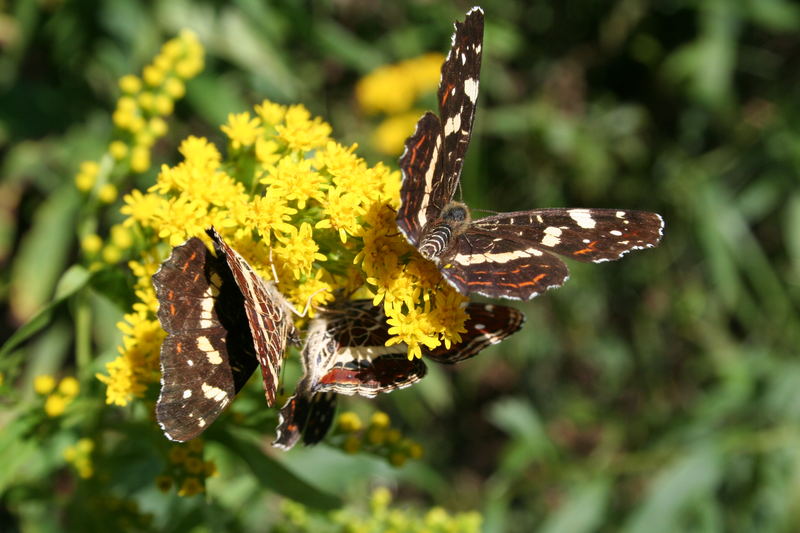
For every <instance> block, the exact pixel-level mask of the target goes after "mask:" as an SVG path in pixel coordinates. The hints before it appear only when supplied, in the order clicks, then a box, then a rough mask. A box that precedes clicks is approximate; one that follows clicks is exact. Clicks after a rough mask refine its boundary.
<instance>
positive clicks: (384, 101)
mask: <svg viewBox="0 0 800 533" xmlns="http://www.w3.org/2000/svg"><path fill="white" fill-rule="evenodd" d="M443 62H444V56H443V55H442V54H438V53H433V54H425V55H423V56H420V57H416V58H413V59H408V60H406V61H401V62H399V63H395V64H392V65H384V66H382V67H379V68H377V69H375V70H374V71H372V72H370V73H369V74H368V75H366V76H364V77H363V78H361V79H360V80H359V81H358V84H357V85H356V99H357V101H358V104H359V106H360V107H361V109H362V110H363V111H364V112H365V113H370V114H372V113H379V112H383V113H386V114H397V113H402V112H404V111H408V110H409V109H411V106H412V105H413V104H414V102H415V100H416V99H417V98H419V96H420V94H421V93H424V92H426V91H433V90H435V89H436V87H437V86H438V85H439V72H440V70H441V68H442V63H443Z"/></svg>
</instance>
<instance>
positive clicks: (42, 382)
mask: <svg viewBox="0 0 800 533" xmlns="http://www.w3.org/2000/svg"><path fill="white" fill-rule="evenodd" d="M55 388H56V380H55V378H54V377H53V376H51V375H49V374H41V375H39V376H36V377H35V378H34V379H33V390H35V391H36V394H41V395H42V396H44V395H45V394H50V393H51V392H53V389H55Z"/></svg>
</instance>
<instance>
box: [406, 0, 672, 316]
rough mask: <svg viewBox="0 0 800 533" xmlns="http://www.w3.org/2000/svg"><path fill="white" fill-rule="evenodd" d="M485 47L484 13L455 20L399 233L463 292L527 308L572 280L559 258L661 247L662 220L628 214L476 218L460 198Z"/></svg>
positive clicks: (420, 129)
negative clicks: (529, 302) (435, 110)
mask: <svg viewBox="0 0 800 533" xmlns="http://www.w3.org/2000/svg"><path fill="white" fill-rule="evenodd" d="M482 49H483V11H482V10H481V8H479V7H474V8H472V9H471V10H470V11H469V12H468V13H467V15H466V18H465V20H464V22H456V24H455V33H454V35H453V42H452V46H451V49H450V52H449V54H448V56H447V59H446V60H445V62H444V64H443V65H442V72H441V81H440V83H439V89H438V92H437V97H438V101H439V116H437V115H436V114H434V113H432V112H427V113H426V114H425V115H423V116H422V118H421V119H420V120H419V122H418V123H417V128H416V131H415V132H414V134H413V135H412V136H411V137H409V138H408V140H407V141H406V145H405V151H404V152H403V155H402V156H401V157H400V169H401V171H402V175H403V178H402V186H401V190H400V208H399V209H398V212H397V225H398V227H399V229H400V231H401V232H402V233H403V235H404V236H405V238H406V239H407V240H408V241H409V242H410V243H411V244H412V245H413V246H415V247H416V248H417V250H418V251H419V253H420V254H421V255H422V256H423V257H425V258H426V259H429V260H431V261H433V262H434V263H436V265H437V266H438V267H439V269H440V271H441V273H442V275H443V276H444V278H445V279H446V280H447V281H448V283H450V284H451V285H452V286H453V287H455V288H456V289H457V290H458V291H459V292H461V293H462V294H469V293H478V294H483V295H485V296H489V297H492V298H511V299H519V300H528V299H531V298H533V297H535V296H536V295H538V294H540V293H542V292H543V291H544V290H546V289H549V288H552V287H558V286H560V285H562V284H563V283H564V282H565V281H566V280H567V278H568V270H567V266H566V264H565V263H564V262H563V261H562V260H561V259H560V258H558V257H557V256H556V255H553V254H559V255H563V256H566V257H569V258H572V259H576V260H578V261H585V262H601V261H611V260H615V259H619V258H620V257H622V255H624V254H625V253H627V252H629V251H631V250H636V249H640V248H651V247H653V246H655V245H656V244H658V242H659V241H660V239H661V236H662V233H663V229H664V221H663V219H662V218H661V216H660V215H658V214H656V213H649V212H643V211H630V210H622V209H585V208H574V209H570V208H550V209H533V210H530V211H517V212H511V213H501V214H497V215H493V216H489V217H486V218H481V219H478V220H472V217H471V216H470V211H469V208H468V207H467V206H466V204H464V203H462V202H458V201H454V200H453V196H454V194H455V191H456V188H457V187H458V184H459V180H460V177H461V169H462V166H463V162H464V156H465V154H466V151H467V147H468V146H469V140H470V136H471V135H472V123H473V119H474V117H475V106H476V102H477V99H478V86H479V78H480V68H481V54H482Z"/></svg>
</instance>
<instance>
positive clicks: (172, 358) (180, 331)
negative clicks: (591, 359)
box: [153, 229, 524, 449]
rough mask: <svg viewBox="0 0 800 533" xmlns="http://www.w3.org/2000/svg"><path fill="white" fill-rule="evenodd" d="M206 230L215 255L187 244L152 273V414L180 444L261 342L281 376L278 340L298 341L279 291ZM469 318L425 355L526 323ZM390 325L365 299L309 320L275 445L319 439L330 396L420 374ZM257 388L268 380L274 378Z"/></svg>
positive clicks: (218, 405)
mask: <svg viewBox="0 0 800 533" xmlns="http://www.w3.org/2000/svg"><path fill="white" fill-rule="evenodd" d="M208 234H209V236H210V237H211V238H212V240H213V241H214V246H215V249H216V252H217V255H216V256H215V255H214V254H212V253H211V252H210V251H209V250H208V248H207V247H206V245H205V244H204V243H203V241H201V240H200V239H198V238H191V239H189V240H188V241H187V242H186V243H184V244H182V245H180V246H177V247H175V248H174V249H173V250H172V253H171V255H170V256H169V258H167V260H165V261H164V263H163V264H162V265H161V268H160V269H159V270H158V272H156V274H155V275H154V276H153V284H154V286H155V289H156V296H157V298H158V301H159V311H158V318H159V320H160V322H161V325H162V327H163V328H164V330H165V331H166V332H167V334H168V335H167V338H166V339H165V340H164V342H163V344H162V348H161V373H162V379H161V394H160V395H159V398H158V402H157V404H156V417H157V420H158V422H159V425H160V426H161V428H162V429H163V431H164V434H165V435H166V436H167V437H168V438H169V439H171V440H175V441H181V442H183V441H187V440H190V439H192V438H194V437H196V436H198V435H199V434H201V433H202V432H203V431H205V430H206V429H207V428H208V427H209V425H210V424H211V423H212V422H214V420H216V418H217V417H218V416H219V415H220V413H221V412H222V411H223V410H224V409H225V408H226V407H227V406H228V405H229V404H230V402H231V401H232V400H233V398H234V397H235V396H236V394H238V392H239V391H240V390H241V389H242V387H244V385H245V383H247V380H248V379H249V378H250V376H251V375H252V374H253V372H254V371H255V369H256V367H258V366H259V361H260V360H261V359H260V358H259V356H258V353H259V349H260V348H259V343H261V349H264V347H265V346H266V347H267V350H266V351H265V352H264V353H265V354H266V356H267V357H270V358H273V357H274V359H275V361H274V362H272V363H269V368H270V369H273V368H274V369H277V370H276V371H279V369H280V366H281V364H280V363H281V360H282V355H283V351H284V350H285V347H286V344H287V343H288V342H290V341H292V342H296V331H295V330H294V327H293V326H292V323H291V320H290V316H289V306H288V304H287V303H285V301H284V299H283V297H282V296H281V295H280V293H278V292H277V290H276V289H275V288H274V286H273V285H272V284H270V283H267V282H264V281H263V280H261V279H260V278H259V277H258V275H257V274H256V273H255V271H254V270H253V269H252V267H250V265H249V264H248V263H247V262H246V261H245V260H244V259H243V258H242V257H241V256H240V255H239V254H238V253H236V252H235V251H234V250H233V249H231V248H230V247H229V246H228V245H227V244H226V243H225V241H224V240H223V239H222V237H220V236H219V234H217V233H216V232H215V231H214V230H213V229H211V230H209V231H208ZM254 310H256V311H255V313H256V316H255V319H253V318H251V317H252V316H253V314H254ZM467 312H468V313H469V314H470V318H469V319H468V320H467V322H466V323H465V328H466V329H467V332H466V333H464V334H462V341H461V342H460V343H458V344H455V345H453V346H451V348H450V349H449V350H446V349H444V348H437V349H436V350H428V351H426V352H425V355H426V356H427V357H429V358H430V359H431V360H433V361H436V362H438V363H442V364H453V363H456V362H459V361H462V360H464V359H467V358H470V357H473V356H474V355H476V354H477V353H478V352H480V351H481V350H482V349H483V348H485V347H486V346H489V345H491V344H496V343H498V342H500V341H501V340H503V339H504V338H505V337H507V336H508V335H510V334H512V333H514V332H515V331H517V330H518V329H519V328H520V327H521V325H522V322H523V320H524V316H523V315H522V313H521V312H519V311H517V310H515V309H512V308H509V307H505V306H499V305H484V304H475V303H473V304H469V306H468V307H467ZM388 328H389V326H388V324H387V323H386V316H385V315H384V314H383V310H382V309H381V308H378V307H373V306H372V304H371V301H370V300H363V301H354V302H347V303H344V304H340V305H339V306H337V307H334V308H331V309H327V310H325V311H324V312H323V313H322V314H321V316H319V317H317V318H315V319H313V320H312V321H311V325H310V327H309V333H308V337H307V340H306V343H305V346H304V349H303V352H302V354H303V365H304V368H305V374H304V377H303V379H302V380H301V382H300V383H299V384H298V386H297V390H296V392H295V395H294V396H292V398H290V399H289V401H287V403H286V405H285V406H284V407H283V408H282V409H281V412H280V421H279V426H278V436H277V439H276V442H275V445H276V446H279V447H283V448H287V449H288V448H290V447H291V446H292V445H294V443H295V442H296V441H297V440H298V438H299V437H300V435H301V434H302V436H303V441H304V442H305V443H306V444H313V443H315V442H318V441H319V440H321V439H322V438H323V437H324V436H325V434H326V433H327V431H328V429H329V428H330V425H331V423H332V421H333V415H334V411H335V405H336V394H348V395H352V394H359V395H361V396H365V397H374V396H375V395H377V394H378V393H379V392H389V391H391V390H394V389H398V388H403V387H407V386H409V385H411V384H413V383H416V382H417V381H419V380H420V379H421V378H422V377H423V376H424V375H425V372H426V367H425V364H424V363H423V362H422V361H421V360H419V359H414V360H411V361H409V359H408V358H407V356H406V352H407V347H406V346H405V345H404V344H397V345H393V346H391V347H387V346H385V342H386V340H387V339H388V338H389V336H390V335H389V333H388ZM270 332H272V333H270ZM275 332H277V333H279V334H280V337H279V336H277V335H276V334H275ZM259 339H261V340H259ZM267 339H269V340H267ZM268 361H269V360H268ZM261 366H262V374H263V370H264V364H263V363H262V365H261ZM264 382H265V387H266V386H267V383H270V384H276V383H277V374H276V376H275V377H274V378H273V379H271V380H270V381H267V380H266V379H265V381H264ZM274 394H275V391H274V389H273V390H272V397H273V398H274ZM269 397H270V396H269V394H268V395H267V398H268V401H269Z"/></svg>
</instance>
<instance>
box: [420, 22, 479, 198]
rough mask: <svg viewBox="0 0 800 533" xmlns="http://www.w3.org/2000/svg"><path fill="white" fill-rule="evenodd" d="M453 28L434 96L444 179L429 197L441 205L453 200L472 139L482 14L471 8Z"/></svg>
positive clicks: (435, 186) (433, 187) (437, 184)
mask: <svg viewBox="0 0 800 533" xmlns="http://www.w3.org/2000/svg"><path fill="white" fill-rule="evenodd" d="M455 27H456V31H455V33H453V42H452V46H451V47H450V52H449V53H448V54H447V59H446V60H445V62H444V64H443V65H442V76H441V81H440V82H439V90H438V94H437V95H438V98H439V116H440V117H441V118H440V121H441V124H442V136H443V139H444V141H443V143H442V144H443V155H442V157H443V160H444V176H443V177H442V179H439V180H434V182H433V183H432V191H433V192H432V195H433V196H434V197H437V198H445V203H447V202H448V201H450V200H451V199H452V198H453V194H454V193H455V190H456V187H457V186H458V180H459V179H460V177H461V169H462V167H463V166H464V156H465V155H466V153H467V147H468V146H469V139H470V137H471V135H472V123H473V120H474V119H475V105H476V103H477V101H478V85H479V84H480V73H481V55H482V52H483V10H482V9H481V8H479V7H474V8H472V9H471V10H470V11H469V12H468V13H467V16H466V18H465V19H464V22H456V23H455ZM437 189H441V191H439V190H437Z"/></svg>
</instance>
